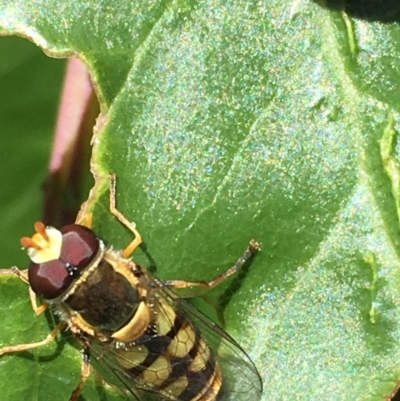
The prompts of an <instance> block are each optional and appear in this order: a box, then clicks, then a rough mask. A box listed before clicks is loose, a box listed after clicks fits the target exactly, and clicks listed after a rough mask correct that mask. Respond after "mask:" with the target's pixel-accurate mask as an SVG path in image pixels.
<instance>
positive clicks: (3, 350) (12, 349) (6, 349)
mask: <svg viewBox="0 0 400 401" xmlns="http://www.w3.org/2000/svg"><path fill="white" fill-rule="evenodd" d="M65 325H66V324H65V322H60V323H58V324H57V326H56V327H55V328H54V329H53V330H52V331H51V333H50V334H49V335H48V336H47V337H46V338H45V339H44V340H42V341H38V342H36V343H30V344H18V345H11V346H9V347H3V348H0V356H1V355H4V354H12V353H14V352H22V351H29V350H31V349H34V348H39V347H43V346H44V345H47V344H49V343H51V342H52V341H53V340H54V339H55V338H56V337H57V335H58V334H59V333H60V331H61V330H62V329H64V327H65Z"/></svg>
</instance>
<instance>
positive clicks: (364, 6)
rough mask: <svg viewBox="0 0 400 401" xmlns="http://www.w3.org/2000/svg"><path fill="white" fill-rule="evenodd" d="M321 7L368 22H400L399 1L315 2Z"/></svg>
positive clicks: (350, 0)
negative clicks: (342, 12)
mask: <svg viewBox="0 0 400 401" xmlns="http://www.w3.org/2000/svg"><path fill="white" fill-rule="evenodd" d="M314 2H315V3H317V4H319V5H320V6H321V7H324V8H327V9H329V10H332V11H344V12H345V13H346V14H348V15H349V16H351V17H353V18H358V19H362V20H366V21H379V22H386V23H389V22H400V1H399V0H314Z"/></svg>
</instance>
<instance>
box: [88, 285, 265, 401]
mask: <svg viewBox="0 0 400 401" xmlns="http://www.w3.org/2000/svg"><path fill="white" fill-rule="evenodd" d="M154 284H155V287H156V288H153V300H152V304H153V308H154V311H155V312H156V315H157V321H158V327H157V328H156V327H151V328H149V329H148V331H147V332H146V333H145V334H144V335H143V336H142V337H140V338H139V339H138V340H137V341H136V342H135V343H131V344H124V343H110V344H106V345H104V344H101V343H99V342H98V341H95V340H93V339H88V340H87V341H88V345H89V347H90V348H91V350H92V352H91V354H92V359H94V366H95V368H96V369H97V370H98V371H99V372H100V373H101V374H102V375H103V377H104V378H105V380H106V381H107V382H109V383H110V384H113V385H116V386H117V387H119V388H120V389H121V390H122V391H123V392H124V394H125V395H126V397H127V399H129V400H135V401H147V400H149V401H150V400H151V401H153V400H167V401H190V400H192V399H197V398H198V399H200V400H201V399H202V398H201V395H202V394H205V395H204V397H205V398H204V399H207V400H210V401H214V399H218V401H258V400H259V399H260V397H261V393H262V382H261V379H260V376H259V374H258V372H257V369H256V368H255V366H254V364H253V363H252V361H251V360H250V358H249V357H248V355H247V354H246V353H245V351H244V350H243V349H242V348H241V347H240V346H239V344H237V342H236V341H235V340H233V339H232V338H231V337H230V336H229V335H228V334H227V333H226V332H225V331H224V330H222V329H221V328H220V327H219V326H218V325H216V324H215V323H213V322H212V321H211V320H210V319H208V318H207V317H206V316H205V315H203V314H202V313H201V312H199V311H198V310H197V309H195V308H194V307H192V306H191V305H190V304H188V303H187V302H186V301H184V300H182V299H181V298H179V297H178V296H177V295H176V294H175V293H174V292H172V291H171V290H169V289H168V288H166V287H164V286H163V285H162V284H161V283H160V282H158V281H157V280H154ZM177 339H178V340H179V341H176V340H177ZM193 349H196V352H195V353H194V352H192V350H193ZM194 366H197V368H195V367H194ZM218 366H219V368H220V370H221V375H222V380H221V382H222V385H221V386H220V387H221V390H220V389H219V387H218V386H217V387H218V388H217V390H218V392H219V394H218V397H217V398H216V397H213V396H212V395H211V396H209V398H207V394H206V391H207V389H208V388H209V387H210V383H212V380H213V377H215V376H213V375H216V371H217V370H218V369H219V368H218ZM193 370H195V371H196V372H193ZM216 382H217V384H218V380H216Z"/></svg>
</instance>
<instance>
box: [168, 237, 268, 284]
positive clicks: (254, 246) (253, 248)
mask: <svg viewBox="0 0 400 401" xmlns="http://www.w3.org/2000/svg"><path fill="white" fill-rule="evenodd" d="M259 249H260V244H259V243H258V242H256V241H254V240H251V241H250V244H249V246H248V248H247V249H246V250H245V251H244V253H243V255H242V256H241V257H240V258H239V259H238V260H237V261H236V263H235V264H234V265H233V266H231V267H230V268H229V269H228V270H226V271H225V272H223V273H222V274H220V275H219V276H217V277H215V278H214V279H212V280H211V281H182V280H168V281H164V282H163V284H164V285H166V286H167V287H170V288H175V289H183V288H189V287H201V288H203V289H208V290H210V289H211V288H214V287H216V286H217V285H218V284H221V283H222V282H223V281H225V280H226V279H227V278H228V277H230V276H232V275H233V274H235V273H236V272H237V271H238V270H239V269H240V268H241V267H242V266H243V265H244V264H245V263H246V262H247V261H248V260H249V259H250V258H251V257H252V256H253V255H254V254H255V253H256V252H257V251H258V250H259Z"/></svg>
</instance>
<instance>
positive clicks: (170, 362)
mask: <svg viewBox="0 0 400 401" xmlns="http://www.w3.org/2000/svg"><path fill="white" fill-rule="evenodd" d="M110 178H111V189H110V211H111V213H112V214H113V215H114V216H115V217H116V218H117V219H118V220H119V221H120V222H121V223H122V224H123V225H124V226H125V227H126V228H128V229H129V230H130V231H131V232H132V233H133V234H134V239H133V241H132V242H131V243H130V244H129V245H128V246H127V247H126V248H125V249H124V250H123V251H116V250H114V249H113V248H111V247H109V246H106V245H105V244H104V242H103V241H102V240H101V239H99V238H98V237H96V235H95V234H94V232H93V231H92V230H91V228H90V227H91V220H92V219H91V215H90V214H89V215H85V216H84V217H78V219H77V222H76V223H75V224H70V225H67V226H64V227H62V228H61V229H60V230H58V229H56V228H53V227H50V226H47V227H46V226H45V225H44V224H43V223H40V222H38V223H36V224H35V230H36V233H35V234H34V235H33V236H32V237H29V238H28V237H24V238H22V239H21V244H22V246H23V247H24V248H25V249H26V250H27V253H28V255H29V257H30V259H31V264H30V266H29V268H28V269H27V270H22V271H21V270H19V269H17V268H16V267H14V268H12V269H10V270H9V271H10V272H12V273H14V274H15V275H17V276H18V277H19V278H20V279H22V280H23V281H25V282H26V283H27V284H28V285H29V293H30V298H31V303H32V307H33V309H34V311H35V312H36V314H38V315H39V314H41V313H43V312H44V311H45V310H46V309H47V308H48V307H49V306H52V307H53V308H54V310H55V312H56V313H57V314H58V315H59V320H60V321H59V323H58V324H57V326H56V327H55V328H54V329H53V331H52V332H51V333H50V334H49V335H48V336H47V338H46V339H44V340H43V341H39V342H36V343H31V344H20V345H14V346H9V347H4V348H1V349H0V355H4V354H9V353H14V352H21V351H26V350H31V349H33V348H37V347H41V346H43V345H46V344H48V343H50V342H51V341H53V340H54V339H55V337H56V336H57V335H58V334H59V333H60V332H61V331H62V330H63V329H65V328H68V329H69V330H70V332H71V333H72V334H73V335H74V336H75V337H76V338H77V339H78V340H79V341H80V343H81V344H82V347H83V355H84V358H83V364H82V378H81V381H80V383H79V384H78V386H77V387H76V388H75V390H74V391H73V393H72V395H71V398H70V401H77V399H78V397H79V395H80V394H81V392H82V390H83V387H84V384H85V382H86V380H87V379H88V377H89V373H90V360H91V359H92V362H95V364H96V366H98V367H99V368H100V369H99V370H100V371H101V373H103V374H104V376H105V379H106V380H108V381H110V383H111V384H113V385H117V386H118V387H119V388H120V389H121V390H122V391H123V392H124V393H125V395H126V397H127V399H129V400H136V401H137V400H143V399H144V397H146V400H147V399H149V397H150V399H153V400H165V401H224V400H225V401H228V400H229V401H257V400H259V398H260V396H261V392H262V383H261V379H260V376H259V374H258V372H257V370H256V368H255V367H254V365H253V363H252V362H251V360H250V359H249V357H248V356H247V355H246V353H245V352H244V351H243V349H242V348H241V347H240V346H239V345H238V344H237V343H236V342H235V340H233V339H232V338H231V337H230V336H229V335H228V334H227V333H225V332H224V331H223V330H222V329H221V328H220V327H219V326H217V325H216V324H214V323H213V322H211V321H210V320H209V319H208V318H206V317H205V316H204V315H203V314H201V313H200V312H198V311H197V310H196V309H195V308H193V307H191V306H190V305H189V304H187V303H186V302H185V301H183V300H182V299H180V298H179V297H178V296H177V294H176V293H175V292H173V291H172V289H181V288H188V287H201V288H205V289H210V288H213V287H215V286H217V285H218V284H220V283H221V282H222V281H224V280H225V279H226V278H227V277H229V276H231V275H232V274H234V273H235V272H236V271H237V270H238V269H239V268H240V267H241V266H243V264H244V263H245V262H246V261H247V260H248V259H249V258H250V257H251V256H252V255H253V254H254V252H255V251H256V250H257V249H259V244H258V243H257V242H255V241H251V242H250V245H249V247H248V248H247V249H246V251H245V252H244V254H243V255H242V256H241V257H240V258H239V259H238V260H237V262H236V263H235V264H234V265H233V266H232V267H231V268H229V269H228V270H227V271H226V272H224V273H223V274H221V275H219V276H218V277H216V278H215V279H214V280H211V281H210V282H186V281H179V280H177V281H164V282H162V281H160V280H158V279H157V278H155V277H153V276H152V275H151V274H150V273H149V272H148V271H147V270H146V269H145V268H144V267H141V266H139V265H138V264H136V263H135V262H133V261H132V259H130V256H131V254H132V253H133V251H134V250H135V249H136V248H137V247H138V246H139V245H140V243H141V241H142V240H141V236H140V234H139V232H138V231H137V230H136V227H135V225H134V224H132V223H130V222H129V221H128V220H127V218H126V217H125V216H124V215H123V214H122V213H121V212H120V211H119V210H118V209H117V208H116V199H115V198H116V196H115V193H116V190H115V175H111V176H110ZM37 296H39V297H40V298H42V299H43V300H44V303H42V304H41V305H40V306H38V304H37V300H36V297H37ZM108 378H111V379H108Z"/></svg>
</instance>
